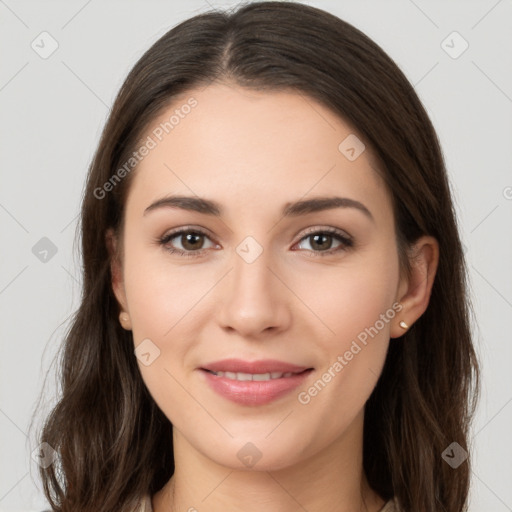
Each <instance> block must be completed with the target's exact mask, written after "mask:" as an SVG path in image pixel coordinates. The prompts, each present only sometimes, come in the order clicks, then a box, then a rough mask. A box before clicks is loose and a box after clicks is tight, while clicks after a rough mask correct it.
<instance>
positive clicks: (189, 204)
mask: <svg viewBox="0 0 512 512" xmlns="http://www.w3.org/2000/svg"><path fill="white" fill-rule="evenodd" d="M157 208H180V209H183V210H189V211H195V212H198V213H202V214H205V215H216V216H219V215H221V214H222V212H223V208H222V206H221V205H220V204H219V203H217V202H215V201H212V200H210V199H204V198H200V197H193V196H166V197H162V198H161V199H158V200H156V201H155V202H153V203H151V204H150V205H149V206H148V207H147V208H146V209H145V210H144V215H146V214H147V213H149V212H150V211H152V210H156V209H157ZM334 208H355V209H357V210H359V211H360V212H362V213H364V215H366V217H368V218H369V219H370V220H371V221H372V222H375V219H374V217H373V215H372V213H371V212H370V210H369V209H368V208H367V207H366V206H365V205H364V204H363V203H361V202H359V201H356V200H355V199H350V198H349V197H337V196H335V197H316V198H313V199H305V200H302V201H295V202H293V203H286V204H285V205H284V207H283V210H282V215H283V217H296V216H299V215H306V214H308V213H314V212H320V211H323V210H332V209H334Z"/></svg>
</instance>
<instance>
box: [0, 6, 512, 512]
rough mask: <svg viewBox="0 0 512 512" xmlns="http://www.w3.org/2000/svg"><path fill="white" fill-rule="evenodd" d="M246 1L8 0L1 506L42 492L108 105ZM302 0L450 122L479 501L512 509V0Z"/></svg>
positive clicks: (25, 507) (475, 502)
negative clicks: (388, 65) (167, 44)
mask: <svg viewBox="0 0 512 512" xmlns="http://www.w3.org/2000/svg"><path fill="white" fill-rule="evenodd" d="M235 3H236V2H233V1H230V2H214V1H213V0H210V2H207V1H206V0H195V1H187V2H186V1H176V2H170V1H155V0H154V1H144V2H143V1H126V0H125V1H123V2H122V1H108V2H107V1H99V0H89V1H86V0H78V1H77V0H72V1H70V0H68V1H66V2H64V1H45V2H41V1H20V0H17V1H16V0H5V1H4V0H0V41H1V45H2V60H1V66H0V106H1V118H0V119H1V123H0V126H1V133H0V141H1V151H2V152H1V156H2V158H1V165H0V179H1V188H0V225H1V229H2V245H1V251H0V265H1V266H0V308H1V320H0V328H1V338H0V339H1V343H2V345H1V356H0V379H1V381H0V382H1V384H0V385H1V387H0V436H1V437H0V464H1V466H0V511H1V512H14V511H29V510H36V511H40V510H42V509H43V508H44V507H45V506H46V505H45V501H44V500H43V498H42V494H41V492H40V490H38V486H39V487H40V484H39V482H38V474H37V471H36V466H35V462H32V461H31V457H30V454H31V452H32V450H34V449H35V448H36V443H35V440H34V436H33V434H31V432H30V431H29V426H30V419H31V413H32V411H33V408H34V405H35V403H36V401H37V400H38V398H39V393H40V390H41V388H42V386H43V376H44V374H45V373H46V372H47V371H48V370H50V378H49V381H48V386H47V401H48V407H49V406H50V405H51V404H52V403H53V400H54V398H53V396H54V392H55V383H54V381H55V378H54V367H51V366H50V364H51V362H52V359H53V357H54V355H55V353H56V350H57V348H58V346H59V343H60V342H61V340H62V336H63V334H64V331H65V328H66V326H67V325H68V321H69V316H70V314H71V313H72V312H73V311H74V309H75V308H76V307H77V304H78V298H79V297H80V262H79V259H78V257H76V256H75V255H74V253H73V238H74V230H75V227H76V220H77V214H78V211H79V199H80V194H81V191H82V186H83V183H84V178H85V175H86V169H87V167H88V164H89V162H90V160H91V157H92V154H93V151H94V149H95V147H96V144H97V142H98V139H99V135H100V131H101V128H102V126H103V124H104V122H105V120H106V116H107V114H108V108H109V106H110V105H111V104H112V102H113V99H114V97H115V95H116V93H117V91H118V89H119V87H120V85H121V83H122V81H123V80H124V77H125V76H126V74H127V72H128V71H129V70H130V68H131V67H132V66H133V64H134V63H135V61H136V60H137V59H138V58H139V57H140V56H141V55H142V53H143V52H144V51H145V50H146V49H147V48H148V47H149V46H150V45H151V44H152V43H153V42H154V41H156V39H158V38H159V37H160V36H161V35H163V34H164V33H165V32H166V31H167V30H168V29H170V28H171V27H172V26H174V25H176V24H177V23H178V22H180V21H182V20H184V19H186V18H188V17H190V16H192V15H194V14H198V13H200V12H204V11H206V10H209V9H210V8H211V7H227V6H233V5H235ZM305 3H308V4H310V5H314V6H317V7H320V8H323V9H325V10H327V11H330V12H332V13H333V14H336V15H338V16H339V17H341V18H343V19H345V20H346V21H348V22H350V23H352V24H354V25H355V26H356V27H358V28H360V29H361V30H362V31H363V32H365V33H366V34H368V35H369V36H370V37H371V38H372V39H374V40H375V41H376V42H377V43H378V44H380V45H381V46H382V47H383V48H384V50H385V51H387V52H388V53H389V54H390V55H391V57H392V58H393V59H395V61H396V62H397V64H398V65H399V66H400V67H401V68H402V69H403V71H404V72H405V74H406V75H407V77H408V78H409V80H410V81H411V82H412V83H413V84H414V85H415V87H416V91H417V92H418V94H419V96H420V98H421V99H422V101H423V102H424V104H425V106H426V108H427V110H428V112H429V114H430V116H431V118H432V120H433V123H434V125H435V127H436V129H437V131H438V134H439V137H440V139H441V143H442V146H443V149H444V153H445V157H446V162H447V166H448V170H449V174H450V179H451V182H452V184H453V190H454V195H455V200H456V207H457V212H458V215H459V219H460V229H461V233H462V236H463V240H464V244H465V247H466V254H467V257H468V261H469V268H470V281H471V287H472V293H473V300H474V305H475V312H476V314H477V317H478V326H476V325H475V336H476V340H477V344H478V350H479V353H480V357H481V361H482V365H483V390H482V400H481V404H480V408H479V411H478V415H477V418H476V420H475V425H474V429H473V439H474V455H475V458H474V475H473V478H474V482H473V487H472V499H471V509H470V510H471V512H476V511H490V510H492V511H494V512H502V511H507V510H508V511H511V510H512V486H511V485H510V483H511V481H512V479H511V478H512V442H511V440H510V432H511V425H512V403H511V402H512V372H510V365H511V363H512V343H511V337H510V332H511V328H512V314H511V313H512V278H511V273H512V270H511V268H512V237H511V233H512V215H511V213H512V172H511V163H512V144H511V142H512V123H511V119H512V116H511V112H512V62H511V61H512V51H511V50H512V44H511V43H512V30H511V28H512V2H511V1H510V0H501V1H496V0H482V1H450V2H442V1H426V0H415V1H412V0H400V1H398V0H397V1H380V2H379V1H338V2H335V1H328V0H326V1H316V2H305ZM43 31H47V32H49V33H50V34H51V35H52V37H53V38H54V39H55V40H56V41H57V42H58V45H59V47H58V49H57V50H56V51H55V53H53V54H52V55H51V56H50V57H49V58H47V59H43V58H41V57H40V56H39V55H38V53H36V52H35V51H34V50H33V49H32V48H31V43H32V41H34V40H35V41H36V43H37V42H38V41H40V38H38V36H39V34H40V33H41V32H43ZM453 31H457V32H459V33H460V35H461V36H462V37H463V38H464V39H465V40H466V41H467V42H468V43H469V48H468V49H467V50H466V51H465V52H464V53H463V54H462V55H460V56H459V57H458V58H452V57H451V56H449V55H448V54H447V53H446V51H445V49H443V47H442V41H443V40H445V39H446V38H447V36H449V35H450V34H451V33H452V32H453ZM446 44H447V45H449V46H452V47H453V48H452V50H451V51H452V52H458V51H459V50H460V49H461V48H462V46H461V41H460V40H457V39H453V37H452V38H451V39H450V38H449V39H448V40H447V42H446V43H445V45H446ZM39 45H40V46H41V45H42V43H40V42H39ZM45 47H46V48H48V46H45ZM42 237H48V238H49V239H50V240H51V241H52V242H53V243H54V244H55V245H56V247H57V249H58V252H57V253H56V254H55V255H54V256H53V257H51V258H48V261H46V262H42V261H40V259H38V258H37V257H36V255H34V254H33V252H32V247H33V246H34V245H35V244H36V243H37V242H38V241H39V240H40V239H41V238H42ZM447 292H449V291H448V290H447ZM36 426H37V423H36Z"/></svg>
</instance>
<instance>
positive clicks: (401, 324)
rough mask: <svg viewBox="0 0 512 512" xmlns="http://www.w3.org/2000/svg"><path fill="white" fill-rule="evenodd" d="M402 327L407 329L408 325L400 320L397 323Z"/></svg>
mask: <svg viewBox="0 0 512 512" xmlns="http://www.w3.org/2000/svg"><path fill="white" fill-rule="evenodd" d="M398 325H399V326H400V327H401V328H402V329H409V326H408V325H407V324H406V323H405V322H404V321H403V320H402V321H401V322H400V323H399V324H398Z"/></svg>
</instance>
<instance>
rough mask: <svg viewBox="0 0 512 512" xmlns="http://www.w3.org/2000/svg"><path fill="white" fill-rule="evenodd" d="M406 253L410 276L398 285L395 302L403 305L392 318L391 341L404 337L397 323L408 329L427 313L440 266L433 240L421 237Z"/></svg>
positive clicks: (432, 238)
mask: <svg viewBox="0 0 512 512" xmlns="http://www.w3.org/2000/svg"><path fill="white" fill-rule="evenodd" d="M408 252H409V261H410V265H411V274H410V277H409V279H406V278H404V279H403V281H401V283H400V285H399V290H398V297H397V300H398V301H399V302H400V303H401V304H402V310H401V311H400V312H398V313H397V315H396V316H395V322H394V323H393V325H392V327H391V332H390V336H391V338H398V337H400V336H402V335H403V334H405V332H406V329H403V328H402V327H400V325H399V323H400V322H402V321H403V322H405V323H406V324H407V325H408V328H410V327H411V326H412V324H413V323H414V322H415V321H416V320H417V319H418V318H419V317H420V316H421V315H422V314H423V313H424V312H425V310H426V309H427V307H428V303H429V301H430V294H431V293H432V285H433V284H434V278H435V276H436V271H437V266H438V263H439V243H438V241H437V240H436V239H435V238H434V237H432V236H422V237H421V238H419V239H418V240H417V241H416V243H415V244H414V245H413V246H412V247H411V248H410V249H409V251H408Z"/></svg>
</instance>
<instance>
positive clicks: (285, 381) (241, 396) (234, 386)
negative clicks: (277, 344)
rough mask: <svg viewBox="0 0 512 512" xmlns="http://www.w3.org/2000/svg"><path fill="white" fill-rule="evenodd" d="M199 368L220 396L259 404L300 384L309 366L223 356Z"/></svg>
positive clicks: (243, 402) (309, 370)
mask: <svg viewBox="0 0 512 512" xmlns="http://www.w3.org/2000/svg"><path fill="white" fill-rule="evenodd" d="M200 370H201V371H202V373H203V375H204V378H205V379H206V382H207V383H208V384H209V385H210V387H211V388H212V389H213V390H214V391H215V392H216V393H218V394H220V395H221V396H223V397H224V398H227V399H228V400H230V401H232V402H235V403H238V404H242V405H263V404H266V403H269V402H272V401H273V400H276V399H277V398H279V397H281V396H283V395H284V394H286V393H288V392H290V391H292V390H293V389H295V388H296V387H297V386H299V385H300V384H302V383H303V381H304V380H305V379H306V378H307V376H308V375H309V374H310V373H311V371H313V368H308V367H306V366H298V365H294V364H290V363H286V362H283V361H277V360H271V359H267V360H261V361H243V360H241V359H224V360H222V361H215V362H213V363H209V364H206V365H205V366H203V367H202V368H200Z"/></svg>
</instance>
